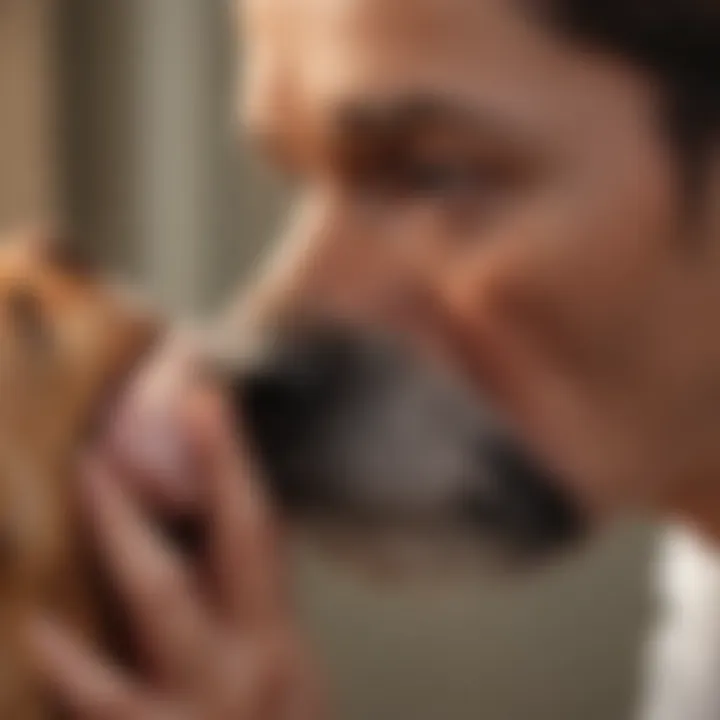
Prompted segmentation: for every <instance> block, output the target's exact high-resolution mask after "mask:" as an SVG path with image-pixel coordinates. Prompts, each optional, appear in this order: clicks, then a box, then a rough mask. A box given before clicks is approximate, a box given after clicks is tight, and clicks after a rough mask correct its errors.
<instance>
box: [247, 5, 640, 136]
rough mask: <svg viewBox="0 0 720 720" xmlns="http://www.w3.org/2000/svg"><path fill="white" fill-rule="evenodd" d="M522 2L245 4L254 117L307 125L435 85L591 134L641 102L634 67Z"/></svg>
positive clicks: (249, 105)
mask: <svg viewBox="0 0 720 720" xmlns="http://www.w3.org/2000/svg"><path fill="white" fill-rule="evenodd" d="M521 2H522V0H244V3H243V8H244V13H243V15H242V16H243V20H244V30H245V39H246V42H245V43H244V47H245V51H246V58H245V63H244V67H245V74H244V76H245V85H244V93H243V95H242V98H243V108H242V110H243V116H244V117H245V118H246V119H247V118H249V119H250V121H251V122H252V123H253V124H261V125H263V124H267V123H268V122H271V121H272V119H273V117H274V118H275V119H276V120H278V119H280V120H283V121H284V122H286V121H287V117H289V116H290V115H289V113H292V115H291V116H292V117H293V118H295V119H296V121H297V122H298V123H300V122H302V121H303V120H305V119H307V120H310V119H312V118H311V116H312V115H313V114H317V113H323V112H325V111H326V110H327V108H328V107H330V106H334V105H337V104H338V103H341V102H343V101H345V100H348V99H349V100H353V99H355V98H357V97H364V98H368V97H373V96H385V97H387V96H393V95H397V94H398V93H400V94H402V93H409V92H425V93H430V94H435V95H437V94H440V95H445V96H450V97H453V96H456V97H460V98H462V99H463V101H464V102H466V103H472V102H473V101H477V102H479V103H481V104H482V105H484V106H487V105H492V106H494V109H496V110H500V111H501V112H502V111H504V112H506V113H510V114H514V115H517V116H518V117H523V118H525V119H527V120H528V121H531V122H535V123H536V124H539V125H542V124H543V123H545V124H547V125H548V126H550V125H552V124H553V123H554V124H556V125H561V126H563V127H555V130H556V131H560V132H570V131H571V128H572V126H573V125H574V126H576V127H578V128H579V127H583V128H584V129H583V132H585V133H588V132H589V131H590V130H591V128H592V126H593V125H595V124H598V119H599V117H601V116H603V115H604V116H607V112H604V113H601V115H600V116H599V115H598V111H599V110H601V109H602V110H605V111H607V109H608V108H612V107H620V108H621V107H623V106H627V105H628V99H629V100H630V103H632V99H633V96H634V95H637V84H636V82H635V81H636V80H637V78H635V77H633V76H632V73H628V72H627V68H625V67H621V65H620V63H617V62H615V61H613V59H612V58H608V57H604V56H601V55H600V54H598V53H590V52H588V51H586V50H583V49H581V48H580V47H576V46H575V45H574V44H573V43H572V42H571V41H570V39H566V38H564V37H561V36H560V34H559V33H555V32H553V31H552V30H551V29H549V28H547V27H545V26H544V25H543V24H542V23H541V22H540V21H539V20H538V19H537V18H533V17H531V15H530V13H529V12H527V11H526V10H525V9H523V8H522V7H521ZM560 110H561V111H562V112H560ZM602 122H607V117H604V118H603V120H602ZM548 129H550V128H548Z"/></svg>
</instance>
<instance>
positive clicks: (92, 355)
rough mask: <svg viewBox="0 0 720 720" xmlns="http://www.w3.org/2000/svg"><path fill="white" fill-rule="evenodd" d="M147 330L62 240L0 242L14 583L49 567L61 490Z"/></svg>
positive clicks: (145, 341) (1, 407)
mask: <svg viewBox="0 0 720 720" xmlns="http://www.w3.org/2000/svg"><path fill="white" fill-rule="evenodd" d="M155 333H156V328H155V325H154V323H153V322H152V321H151V320H150V319H149V316H148V315H147V314H146V313H145V311H143V310H141V309H140V308H138V307H137V306H136V305H135V303H132V302H129V301H128V299H127V298H125V297H123V298H121V297H120V295H119V294H118V293H116V292H115V291H114V290H109V289H108V286H107V284H104V283H103V282H101V281H100V279H99V277H98V276H96V275H94V274H93V273H91V272H89V271H88V269H87V268H85V267H83V266H82V265H81V263H80V262H79V258H78V257H77V256H73V255H72V254H71V253H70V248H69V245H68V244H66V243H60V242H50V241H45V240H37V241H35V240H29V239H27V238H23V239H22V240H14V239H12V238H8V239H4V240H3V241H2V244H0V544H1V545H2V548H3V556H2V572H3V573H4V580H6V579H8V573H10V577H12V573H13V572H17V573H18V576H17V577H15V580H14V582H15V583H18V584H22V581H21V577H25V578H26V579H27V577H28V576H30V575H32V574H34V573H40V575H41V576H42V574H43V573H44V572H48V573H50V576H51V575H52V574H53V573H55V572H59V568H57V567H53V562H54V560H53V558H55V557H57V556H62V555H63V552H64V550H63V548H64V547H66V542H68V541H69V538H66V537H65V535H72V533H68V531H67V527H66V526H65V523H67V522H69V516H68V513H69V507H70V504H71V500H70V498H71V497H72V496H73V493H72V492H70V491H69V489H68V488H67V487H65V483H67V482H68V470H69V469H70V463H71V462H72V461H73V460H74V459H75V454H76V453H77V450H78V447H79V444H80V442H81V441H82V440H83V438H86V437H87V435H88V434H89V433H91V432H92V431H93V429H94V427H95V426H97V424H98V422H99V420H100V414H101V413H102V406H103V404H104V400H105V398H107V400H108V401H109V400H110V399H111V398H110V395H111V394H112V392H113V389H114V388H115V386H116V384H117V383H119V382H121V381H122V380H123V379H124V378H125V376H126V374H127V373H129V372H130V370H131V368H132V366H133V364H134V362H135V361H136V360H137V359H138V358H139V357H140V356H141V354H142V353H144V351H145V350H146V349H147V347H148V345H149V343H151V342H152V339H153V338H154V336H155Z"/></svg>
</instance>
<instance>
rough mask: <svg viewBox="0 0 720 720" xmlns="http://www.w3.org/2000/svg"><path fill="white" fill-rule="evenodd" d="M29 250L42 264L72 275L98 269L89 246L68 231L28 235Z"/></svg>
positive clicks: (41, 232)
mask: <svg viewBox="0 0 720 720" xmlns="http://www.w3.org/2000/svg"><path fill="white" fill-rule="evenodd" d="M29 245H30V252H31V253H32V254H33V255H34V256H35V257H36V258H37V259H38V261H40V262H42V263H43V264H47V265H50V266H51V267H53V268H56V269H58V270H61V271H62V272H65V273H70V274H72V275H79V274H85V273H89V272H92V271H95V270H97V269H98V267H97V265H98V263H97V258H96V257H95V253H94V252H93V251H92V249H91V248H89V247H87V245H86V244H85V243H83V242H81V241H80V240H79V239H77V238H75V237H73V236H72V235H71V234H69V233H64V232H60V231H37V232H34V233H32V234H31V235H30V236H29Z"/></svg>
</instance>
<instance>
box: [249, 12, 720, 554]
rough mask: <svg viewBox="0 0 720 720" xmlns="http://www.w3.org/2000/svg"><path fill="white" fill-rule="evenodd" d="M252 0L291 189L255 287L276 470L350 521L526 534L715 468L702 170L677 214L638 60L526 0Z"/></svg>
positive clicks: (689, 483)
mask: <svg viewBox="0 0 720 720" xmlns="http://www.w3.org/2000/svg"><path fill="white" fill-rule="evenodd" d="M553 4H554V5H559V4H562V3H557V2H556V3H553ZM243 5H244V6H245V9H246V10H247V12H246V13H245V16H244V19H245V21H246V26H247V28H248V30H249V33H248V39H247V44H246V48H247V49H248V50H249V54H248V57H247V58H246V61H245V67H246V68H247V74H246V84H245V96H244V103H243V114H244V119H245V120H246V124H247V127H248V128H249V130H250V132H251V133H253V134H254V135H255V136H256V137H257V138H258V139H259V141H260V143H261V144H262V146H263V147H264V148H265V150H266V151H267V153H268V155H270V156H271V157H272V158H273V159H274V160H275V162H276V163H277V164H278V165H279V166H280V167H281V169H282V170H285V171H288V172H289V173H290V174H292V175H293V176H294V177H295V178H296V179H298V181H299V187H300V190H299V192H298V194H297V198H296V211H295V213H294V215H293V217H292V219H291V223H290V230H289V233H288V237H287V238H286V239H285V242H284V243H283V246H282V249H281V252H280V254H279V259H278V261H277V263H276V264H274V265H273V266H272V267H271V268H270V270H269V271H268V273H267V275H266V276H265V278H264V279H263V280H261V281H260V282H259V284H258V287H257V288H256V292H255V293H254V294H251V297H250V299H249V300H248V302H247V304H246V308H245V312H246V320H247V322H248V324H249V326H250V331H251V332H252V333H259V335H261V336H264V339H262V340H261V342H260V345H261V346H262V345H263V344H264V345H265V347H266V349H265V351H262V350H261V351H259V353H258V354H257V358H258V359H256V361H255V364H254V370H253V371H252V372H250V373H249V374H248V377H247V378H246V380H245V382H244V388H241V392H243V393H244V394H245V397H246V403H247V407H248V412H249V415H250V418H251V421H252V422H251V425H253V423H254V425H255V426H256V429H257V436H258V440H259V443H260V446H261V447H262V449H263V451H264V454H265V456H266V458H267V460H268V464H269V466H270V467H271V468H272V471H271V473H270V474H271V476H272V477H273V478H274V479H275V482H276V485H277V491H278V493H279V494H280V495H281V496H284V497H285V498H286V500H287V502H288V503H290V504H291V505H292V506H295V507H303V508H304V511H305V514H308V515H313V516H317V515H318V514H319V515H323V516H328V515H330V516H336V517H343V518H345V519H346V520H348V519H350V518H354V519H355V520H358V521H362V522H363V523H365V527H366V529H368V530H369V531H368V532H365V533H364V535H363V536H362V538H361V542H363V543H365V542H367V541H368V540H370V539H371V538H374V537H377V536H378V535H379V534H381V531H380V528H382V527H385V528H387V527H390V528H395V529H397V528H398V527H399V526H403V525H404V526H413V527H417V528H420V529H423V528H424V529H425V530H426V531H427V532H428V535H429V536H430V537H433V533H434V531H435V529H438V528H448V527H452V528H455V529H456V530H457V531H461V532H462V534H463V535H467V534H468V533H469V534H470V535H473V533H475V534H476V535H478V536H481V535H483V534H485V533H487V531H489V534H490V535H492V536H495V537H499V538H501V539H503V540H505V541H509V544H510V545H511V546H517V545H519V546H521V547H523V548H525V549H530V550H533V551H541V550H546V549H548V548H549V546H554V545H556V544H558V543H560V542H564V541H567V540H569V539H571V538H575V537H577V535H578V531H579V530H580V529H582V528H583V527H588V526H591V525H594V524H595V523H596V522H599V521H600V520H601V519H602V518H603V517H605V516H606V515H608V514H610V513H614V512H616V511H618V510H619V509H629V508H643V509H649V508H653V509H658V508H663V509H667V508H671V509H674V510H678V511H680V510H686V509H688V507H689V505H691V504H692V503H695V502H696V501H697V498H698V497H699V496H700V495H699V494H698V493H700V494H702V489H701V488H702V487H703V484H704V483H706V481H707V479H708V478H711V477H713V476H714V475H715V474H716V473H717V471H718V468H719V466H720V462H719V461H720V458H719V457H718V455H719V453H718V452H717V450H716V447H717V437H718V435H719V434H720V411H719V408H720V401H719V400H718V398H719V397H720V394H719V392H718V391H719V389H720V333H718V332H717V329H716V325H717V320H716V318H717V312H718V308H720V257H719V253H718V247H719V246H718V243H717V241H716V236H717V232H718V221H717V213H716V212H714V208H717V205H718V202H717V201H718V192H717V173H714V172H713V171H712V168H714V166H712V163H710V165H711V168H710V170H711V171H710V172H708V173H706V176H707V188H705V189H706V193H705V197H704V198H703V199H702V200H698V202H697V203H695V204H694V205H693V206H692V212H689V210H688V208H689V206H690V205H691V202H688V198H687V195H685V194H684V191H685V190H686V187H685V186H684V183H683V181H684V179H685V178H684V177H683V175H682V170H681V168H680V163H679V162H678V161H677V158H678V152H677V147H675V146H674V145H673V144H672V140H671V137H670V132H669V130H668V129H667V126H668V124H669V123H668V124H664V122H665V120H667V118H666V117H663V116H662V108H663V107H666V106H667V105H668V104H669V102H670V101H669V97H668V96H666V94H665V90H664V88H663V87H661V84H660V83H658V82H657V78H656V76H654V75H653V73H652V71H651V70H650V69H649V67H645V66H644V65H642V63H641V62H639V61H637V62H636V61H635V60H634V59H632V58H630V56H629V55H628V56H627V57H623V56H621V55H618V54H613V53H611V52H607V51H605V50H604V49H603V48H602V47H596V46H595V45H589V44H588V43H587V42H585V41H580V40H579V39H578V38H574V37H573V36H572V33H571V32H568V33H567V34H565V33H564V31H563V30H561V28H560V26H559V25H557V26H554V25H553V24H552V23H550V22H546V20H547V18H541V17H538V16H536V15H534V14H533V13H532V12H531V11H530V10H528V8H527V7H526V5H530V3H523V2H518V3H511V2H494V1H493V0H443V1H442V2H436V1H435V0H399V1H398V2H387V0H358V1H355V2H345V3H335V2H325V1H324V0H302V1H301V2H298V3H286V2H284V0H248V1H247V2H245V3H244V4H243ZM565 5H568V3H565ZM648 21H649V20H648ZM690 216H692V223H691V222H689V217H690ZM288 327H290V328H291V330H290V331H288V329H287V328H288ZM241 384H242V383H241ZM693 498H694V499H693ZM505 544H507V543H505Z"/></svg>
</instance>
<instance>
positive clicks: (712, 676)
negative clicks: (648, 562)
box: [639, 529, 720, 720]
mask: <svg viewBox="0 0 720 720" xmlns="http://www.w3.org/2000/svg"><path fill="white" fill-rule="evenodd" d="M657 570H658V579H659V601H660V602H659V606H658V621H657V627H656V628H655V631H654V634H653V636H652V637H651V641H650V644H649V647H648V657H647V671H648V672H647V677H646V686H645V691H644V695H643V700H642V707H641V711H640V716H639V717H640V720H720V548H710V547H709V546H708V545H707V544H705V543H704V542H703V541H701V540H700V539H699V538H697V537H696V536H694V535H693V534H692V533H691V532H690V531H688V530H683V529H675V530H672V531H670V532H669V533H668V534H667V536H666V537H665V538H664V540H663V543H662V547H661V553H660V557H659V564H658V568H657Z"/></svg>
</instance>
